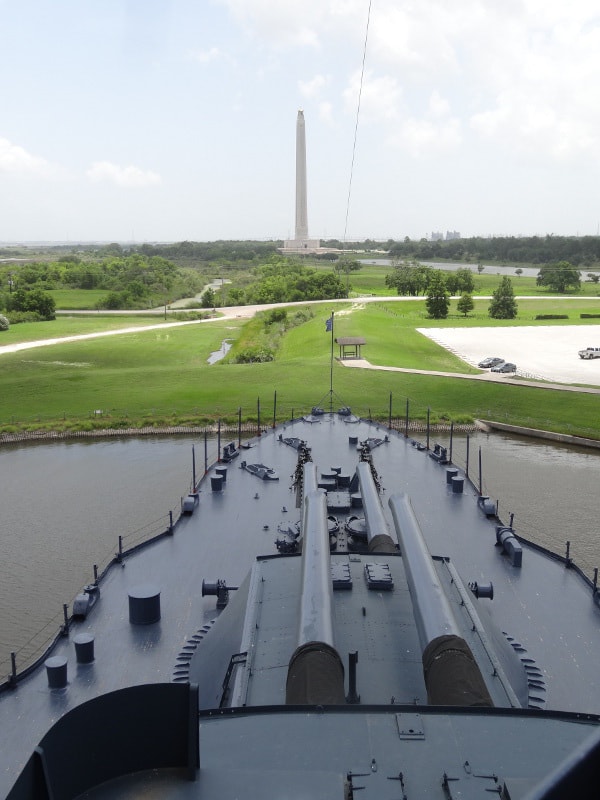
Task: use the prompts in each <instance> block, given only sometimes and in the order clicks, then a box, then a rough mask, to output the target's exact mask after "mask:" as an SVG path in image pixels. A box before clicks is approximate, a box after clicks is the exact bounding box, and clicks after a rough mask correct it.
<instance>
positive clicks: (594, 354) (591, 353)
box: [579, 347, 600, 359]
mask: <svg viewBox="0 0 600 800" xmlns="http://www.w3.org/2000/svg"><path fill="white" fill-rule="evenodd" d="M579 358H585V359H587V358H600V347H586V348H585V350H580V351H579Z"/></svg>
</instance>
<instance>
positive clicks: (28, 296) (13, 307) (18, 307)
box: [9, 289, 56, 319]
mask: <svg viewBox="0 0 600 800" xmlns="http://www.w3.org/2000/svg"><path fill="white" fill-rule="evenodd" d="M9 298H10V300H9V305H10V308H9V311H33V312H34V313H35V314H39V316H40V317H41V318H42V319H54V318H55V313H54V312H55V310H56V303H55V302H54V298H53V297H52V295H51V294H48V292H45V291H44V290H43V289H17V291H16V292H13V293H12V294H11V295H9Z"/></svg>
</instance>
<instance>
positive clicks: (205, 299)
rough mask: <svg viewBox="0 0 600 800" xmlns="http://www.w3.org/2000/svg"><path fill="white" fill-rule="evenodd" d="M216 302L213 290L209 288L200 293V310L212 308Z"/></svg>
mask: <svg viewBox="0 0 600 800" xmlns="http://www.w3.org/2000/svg"><path fill="white" fill-rule="evenodd" d="M215 301H216V295H215V290H214V289H212V288H211V287H210V286H209V287H208V289H205V290H204V292H203V293H202V299H201V301H200V305H201V306H202V308H214V307H215Z"/></svg>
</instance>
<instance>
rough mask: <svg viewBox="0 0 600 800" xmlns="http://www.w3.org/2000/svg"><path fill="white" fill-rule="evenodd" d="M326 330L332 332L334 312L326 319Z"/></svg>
mask: <svg viewBox="0 0 600 800" xmlns="http://www.w3.org/2000/svg"><path fill="white" fill-rule="evenodd" d="M325 330H326V331H327V332H331V331H332V330H333V314H332V315H331V316H330V317H328V318H327V319H326V320H325Z"/></svg>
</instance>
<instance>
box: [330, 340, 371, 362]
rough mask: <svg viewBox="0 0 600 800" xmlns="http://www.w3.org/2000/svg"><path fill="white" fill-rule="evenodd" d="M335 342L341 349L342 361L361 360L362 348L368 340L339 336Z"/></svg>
mask: <svg viewBox="0 0 600 800" xmlns="http://www.w3.org/2000/svg"><path fill="white" fill-rule="evenodd" d="M335 342H336V344H338V345H339V347H340V359H344V358H361V354H360V348H361V345H363V344H366V343H367V340H366V339H363V337H362V336H338V337H336V340H335Z"/></svg>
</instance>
